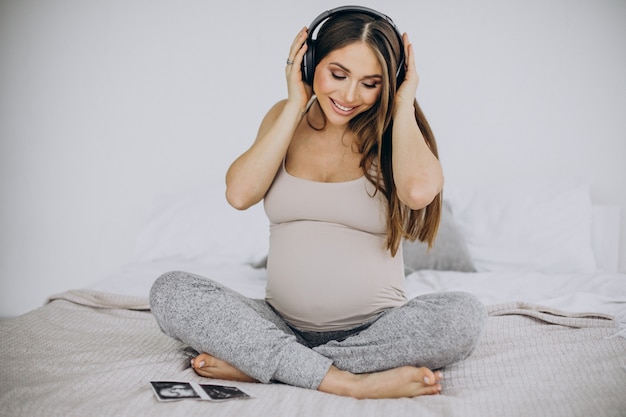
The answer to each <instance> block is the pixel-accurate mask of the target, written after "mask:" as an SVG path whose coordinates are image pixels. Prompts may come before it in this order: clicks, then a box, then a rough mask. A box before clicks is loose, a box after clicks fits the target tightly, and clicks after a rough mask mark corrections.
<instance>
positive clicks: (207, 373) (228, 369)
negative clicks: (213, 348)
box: [191, 353, 257, 382]
mask: <svg viewBox="0 0 626 417" xmlns="http://www.w3.org/2000/svg"><path fill="white" fill-rule="evenodd" d="M191 367H192V368H193V370H194V371H196V373H197V374H198V375H200V376H203V377H206V378H213V379H225V380H228V381H240V382H257V381H256V380H255V379H254V378H251V377H249V376H248V375H246V374H244V373H243V372H241V371H240V370H239V369H237V368H235V367H234V366H232V365H231V364H229V363H228V362H224V361H223V360H221V359H217V358H216V357H214V356H211V355H209V354H208V353H201V354H199V355H198V356H196V357H195V358H193V359H192V360H191Z"/></svg>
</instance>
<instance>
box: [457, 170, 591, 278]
mask: <svg viewBox="0 0 626 417" xmlns="http://www.w3.org/2000/svg"><path fill="white" fill-rule="evenodd" d="M446 198H447V199H448V201H450V204H451V205H452V210H453V212H454V216H455V220H456V222H457V225H458V226H459V229H460V230H461V233H462V234H463V237H464V238H465V240H466V243H467V246H468V249H469V252H470V255H471V257H472V260H473V261H474V265H475V267H476V270H477V271H479V272H529V271H535V272H554V273H571V272H593V271H595V270H596V269H597V268H596V261H595V257H594V254H593V249H592V244H591V219H592V206H591V196H590V190H589V186H588V184H576V185H569V186H563V185H562V184H559V185H558V186H557V185H556V184H547V183H541V184H537V183H531V182H527V183H522V184H510V185H508V186H506V187H491V188H484V189H476V190H451V191H450V190H447V191H446Z"/></svg>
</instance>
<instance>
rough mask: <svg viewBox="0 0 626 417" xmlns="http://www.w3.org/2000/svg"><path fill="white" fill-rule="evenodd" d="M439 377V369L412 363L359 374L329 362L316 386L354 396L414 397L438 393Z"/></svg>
mask: <svg viewBox="0 0 626 417" xmlns="http://www.w3.org/2000/svg"><path fill="white" fill-rule="evenodd" d="M442 379H443V374H442V373H441V372H432V371H431V370H430V369H428V368H416V367H413V366H403V367H400V368H395V369H390V370H388V371H382V372H375V373H371V374H359V375H355V374H351V373H349V372H346V371H341V370H339V369H337V368H335V367H334V366H332V367H331V368H330V370H329V371H328V373H327V374H326V376H325V377H324V379H323V380H322V383H321V384H320V386H319V387H318V390H320V391H323V392H328V393H331V394H337V395H344V396H349V397H355V398H401V397H417V396H419V395H433V394H439V393H440V392H441V384H440V382H441V380H442Z"/></svg>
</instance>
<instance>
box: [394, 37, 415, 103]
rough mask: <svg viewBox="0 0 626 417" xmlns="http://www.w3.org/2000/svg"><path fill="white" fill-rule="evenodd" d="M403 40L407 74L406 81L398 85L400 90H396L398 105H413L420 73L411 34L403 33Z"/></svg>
mask: <svg viewBox="0 0 626 417" xmlns="http://www.w3.org/2000/svg"><path fill="white" fill-rule="evenodd" d="M402 41H403V42H404V45H403V46H404V67H405V76H404V81H403V82H402V84H400V85H399V86H398V91H397V92H396V106H401V105H403V104H406V105H410V106H411V107H413V102H414V101H415V94H416V92H417V85H418V84H419V75H418V74H417V70H416V68H415V56H414V55H413V45H412V44H411V43H410V42H409V36H408V35H407V34H406V33H405V34H404V35H402Z"/></svg>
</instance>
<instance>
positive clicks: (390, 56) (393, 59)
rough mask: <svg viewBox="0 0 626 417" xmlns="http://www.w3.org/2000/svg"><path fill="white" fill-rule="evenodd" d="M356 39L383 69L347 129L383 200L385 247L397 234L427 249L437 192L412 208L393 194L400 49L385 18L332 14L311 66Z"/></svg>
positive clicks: (431, 141) (433, 146) (394, 244)
mask: <svg viewBox="0 0 626 417" xmlns="http://www.w3.org/2000/svg"><path fill="white" fill-rule="evenodd" d="M355 42H364V43H366V44H367V45H369V46H370V47H371V48H372V50H373V51H374V54H375V55H376V56H377V58H378V61H379V63H380V66H381V68H382V69H383V82H382V92H381V95H380V99H379V100H378V102H377V103H376V104H375V105H374V106H373V107H372V108H371V109H369V110H368V111H366V112H364V113H362V114H359V115H357V116H356V117H355V118H354V119H352V120H351V121H350V123H349V129H350V130H351V131H352V132H354V134H355V135H356V137H357V140H358V143H357V145H358V149H359V153H360V154H361V155H362V158H361V168H362V169H363V173H364V175H365V177H366V178H367V179H368V180H369V181H370V182H371V183H372V184H374V186H375V187H376V190H377V192H382V193H383V194H384V196H385V197H386V199H387V249H389V250H390V251H391V254H392V255H394V256H395V254H396V253H397V251H398V248H399V246H400V242H401V240H402V238H407V239H409V240H416V239H418V240H420V241H422V242H427V243H428V245H429V247H430V246H432V244H433V242H434V239H435V236H436V234H437V229H438V227H439V219H440V216H441V204H442V201H441V193H440V194H439V195H437V197H436V198H435V199H434V200H433V201H432V202H431V203H430V204H429V205H428V206H426V207H424V208H422V209H419V210H412V209H411V208H409V207H408V206H406V205H405V204H403V203H402V202H401V201H400V199H399V198H398V193H397V190H396V186H395V182H394V179H393V166H392V140H391V134H392V128H393V120H392V115H393V110H394V104H395V101H394V99H395V95H396V91H397V89H398V86H399V84H400V83H401V82H402V79H400V80H398V79H397V78H396V74H397V73H398V65H399V64H400V62H401V56H402V48H403V45H401V44H400V41H399V39H398V36H397V34H396V32H395V29H394V28H393V27H392V26H391V25H390V24H389V22H387V21H385V20H383V19H377V18H374V17H372V16H370V15H368V14H363V13H358V12H355V13H349V14H343V15H341V16H332V17H330V18H329V19H328V20H327V21H326V22H325V23H324V24H323V25H322V26H321V28H320V29H319V32H318V34H317V41H316V47H315V65H316V66H317V64H318V63H319V61H321V60H322V59H323V58H324V57H325V56H326V55H328V54H329V53H330V52H332V51H334V50H336V49H340V48H343V47H344V46H347V45H349V44H352V43H355ZM414 107H415V120H416V121H417V125H418V126H419V128H420V130H421V132H422V135H423V136H424V139H425V140H426V143H427V144H428V146H429V147H430V150H431V151H432V152H433V154H434V155H435V156H436V157H437V158H439V153H438V151H437V143H436V142H435V137H434V135H433V133H432V130H431V129H430V125H429V124H428V121H427V120H426V117H425V116H424V113H423V112H422V110H421V108H420V107H419V105H418V103H417V100H415V101H414ZM307 120H308V118H307ZM309 124H310V123H309Z"/></svg>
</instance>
